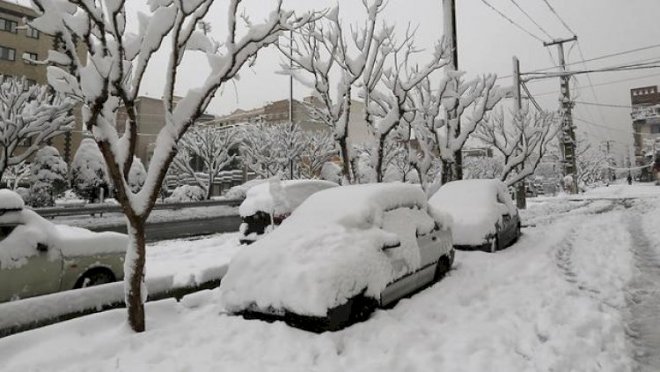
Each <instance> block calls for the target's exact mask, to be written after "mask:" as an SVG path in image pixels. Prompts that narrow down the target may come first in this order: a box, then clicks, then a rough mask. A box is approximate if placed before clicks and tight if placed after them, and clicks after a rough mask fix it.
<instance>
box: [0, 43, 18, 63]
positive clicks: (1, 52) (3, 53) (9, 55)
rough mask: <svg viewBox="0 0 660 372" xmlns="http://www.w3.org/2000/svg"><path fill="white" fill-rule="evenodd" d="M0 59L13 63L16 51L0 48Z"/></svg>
mask: <svg viewBox="0 0 660 372" xmlns="http://www.w3.org/2000/svg"><path fill="white" fill-rule="evenodd" d="M0 59H4V60H7V61H15V60H16V49H13V48H7V47H3V46H0Z"/></svg>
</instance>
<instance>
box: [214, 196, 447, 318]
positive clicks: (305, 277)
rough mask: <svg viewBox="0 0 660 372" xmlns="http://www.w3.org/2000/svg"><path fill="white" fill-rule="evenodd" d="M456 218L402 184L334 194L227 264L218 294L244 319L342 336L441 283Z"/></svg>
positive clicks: (311, 201)
mask: <svg viewBox="0 0 660 372" xmlns="http://www.w3.org/2000/svg"><path fill="white" fill-rule="evenodd" d="M450 224H451V219H450V217H449V216H448V215H447V214H445V213H442V212H440V211H438V210H436V209H434V208H432V207H430V206H429V205H428V203H427V201H426V196H425V194H424V192H423V191H422V189H421V188H420V187H419V186H416V185H409V184H402V183H386V184H368V185H352V186H342V187H335V188H330V189H327V190H324V191H320V192H318V193H316V194H314V195H312V196H310V197H309V198H308V199H307V200H306V201H305V202H303V203H302V204H301V205H300V206H299V207H298V208H297V209H296V210H295V211H293V213H292V214H291V216H289V218H287V219H286V220H285V221H284V222H283V223H282V224H281V225H280V226H279V227H278V228H277V229H276V230H274V231H273V232H272V233H270V234H268V235H266V236H264V238H263V239H260V240H258V241H256V242H255V243H254V244H252V245H250V246H247V247H245V249H243V250H241V251H240V252H239V253H238V254H237V255H236V256H235V257H234V258H233V259H232V261H231V263H230V265H229V268H228V271H227V274H226V275H225V277H224V278H223V279H222V284H221V285H220V290H221V292H222V298H223V302H224V305H225V307H226V309H227V310H228V311H229V312H230V313H234V314H240V315H243V316H244V317H246V318H259V319H265V320H284V321H286V322H287V323H289V324H291V325H293V326H296V327H299V328H303V329H307V330H311V331H323V330H337V329H340V328H343V327H345V326H347V325H350V324H352V323H354V322H357V321H361V320H364V319H366V318H368V317H369V315H370V313H371V312H372V311H373V310H374V309H375V308H376V307H378V306H381V307H386V306H389V305H392V304H394V303H396V301H398V300H399V299H401V298H402V297H405V296H408V295H410V294H412V293H414V292H416V291H418V290H420V289H422V288H424V287H426V286H428V285H431V284H433V283H435V282H436V281H438V280H439V279H440V278H442V277H443V276H444V275H445V273H446V272H447V271H448V270H450V268H451V266H452V264H453V261H454V250H453V247H452V238H451V236H452V234H451V227H450Z"/></svg>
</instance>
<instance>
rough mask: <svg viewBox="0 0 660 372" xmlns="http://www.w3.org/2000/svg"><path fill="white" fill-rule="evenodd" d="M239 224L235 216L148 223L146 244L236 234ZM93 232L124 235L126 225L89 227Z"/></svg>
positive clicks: (239, 219) (238, 219)
mask: <svg viewBox="0 0 660 372" xmlns="http://www.w3.org/2000/svg"><path fill="white" fill-rule="evenodd" d="M240 223H241V218H240V217H239V216H237V215H232V216H215V217H201V218H194V219H188V220H178V221H160V222H148V223H147V227H146V237H147V242H157V241H161V240H168V239H179V238H187V237H191V236H201V235H210V234H216V233H226V232H236V231H238V226H239V225H240ZM89 229H90V230H93V231H116V232H120V233H124V234H125V233H126V225H124V224H121V225H106V226H94V227H89Z"/></svg>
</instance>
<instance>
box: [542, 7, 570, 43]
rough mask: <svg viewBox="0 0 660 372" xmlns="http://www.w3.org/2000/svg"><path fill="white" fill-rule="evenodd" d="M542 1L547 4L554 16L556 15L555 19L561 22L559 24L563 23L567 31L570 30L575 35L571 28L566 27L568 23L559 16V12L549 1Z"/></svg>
mask: <svg viewBox="0 0 660 372" xmlns="http://www.w3.org/2000/svg"><path fill="white" fill-rule="evenodd" d="M543 2H544V3H545V5H547V6H548V8H549V9H550V11H551V12H552V13H553V14H554V15H555V17H557V19H558V20H559V22H561V24H562V25H564V27H565V28H566V29H567V30H568V32H570V33H571V34H572V35H576V33H575V32H574V31H573V30H571V28H570V27H568V24H566V22H564V20H563V19H562V18H561V17H560V16H559V13H557V11H556V10H555V8H553V7H552V5H550V3H549V2H548V0H543Z"/></svg>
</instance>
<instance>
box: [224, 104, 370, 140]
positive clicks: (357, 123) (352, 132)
mask: <svg viewBox="0 0 660 372" xmlns="http://www.w3.org/2000/svg"><path fill="white" fill-rule="evenodd" d="M317 100H318V99H317V98H315V97H313V96H309V97H306V98H304V99H303V102H300V101H298V100H293V105H292V117H293V121H294V122H296V123H299V125H300V127H301V128H302V129H303V130H307V131H317V130H330V128H329V127H328V126H327V125H325V124H324V123H322V122H320V121H319V120H316V119H315V118H314V117H313V115H312V114H311V112H310V108H309V106H310V105H313V104H315V101H316V102H317ZM316 104H320V103H316ZM363 111H364V103H363V102H361V101H352V102H351V115H350V117H349V121H348V135H349V137H348V145H349V149H350V148H352V147H353V145H357V144H360V143H368V142H373V141H374V137H373V136H372V135H371V133H370V132H369V130H368V128H367V126H366V124H365V122H364V119H363ZM256 120H261V121H263V122H265V123H267V124H281V123H288V122H289V100H287V99H284V100H279V101H275V102H271V103H268V104H266V105H264V106H262V107H258V108H254V109H250V110H242V109H237V110H235V111H234V112H232V113H231V114H229V115H226V116H221V117H219V118H218V119H216V120H215V121H214V123H216V125H220V126H226V125H236V124H245V123H250V122H254V121H256Z"/></svg>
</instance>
